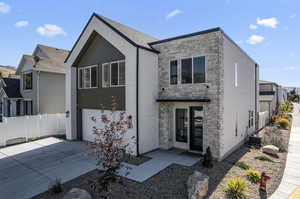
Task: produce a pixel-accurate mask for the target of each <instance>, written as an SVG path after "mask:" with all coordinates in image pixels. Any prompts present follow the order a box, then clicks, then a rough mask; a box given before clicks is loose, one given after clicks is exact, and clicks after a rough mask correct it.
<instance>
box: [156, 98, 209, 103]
mask: <svg viewBox="0 0 300 199" xmlns="http://www.w3.org/2000/svg"><path fill="white" fill-rule="evenodd" d="M156 101H157V102H210V101H211V100H210V99H205V98H203V99H157V100H156Z"/></svg>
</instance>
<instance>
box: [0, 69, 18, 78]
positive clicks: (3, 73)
mask: <svg viewBox="0 0 300 199" xmlns="http://www.w3.org/2000/svg"><path fill="white" fill-rule="evenodd" d="M15 73H16V69H15V68H14V67H12V66H0V78H1V77H11V76H13V75H14V74H15Z"/></svg>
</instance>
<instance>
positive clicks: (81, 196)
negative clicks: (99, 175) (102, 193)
mask: <svg viewBox="0 0 300 199" xmlns="http://www.w3.org/2000/svg"><path fill="white" fill-rule="evenodd" d="M63 199H92V197H91V195H90V194H89V192H87V191H86V190H84V189H78V188H73V189H71V191H69V192H68V193H67V195H65V197H64V198H63Z"/></svg>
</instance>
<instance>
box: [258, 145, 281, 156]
mask: <svg viewBox="0 0 300 199" xmlns="http://www.w3.org/2000/svg"><path fill="white" fill-rule="evenodd" d="M262 150H263V152H264V153H267V154H270V155H275V156H277V153H278V152H279V148H278V147H276V146H274V145H266V146H264V147H263V148H262Z"/></svg>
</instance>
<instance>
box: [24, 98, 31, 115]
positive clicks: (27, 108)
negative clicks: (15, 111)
mask: <svg viewBox="0 0 300 199" xmlns="http://www.w3.org/2000/svg"><path fill="white" fill-rule="evenodd" d="M24 115H32V101H31V100H27V101H24Z"/></svg>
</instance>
